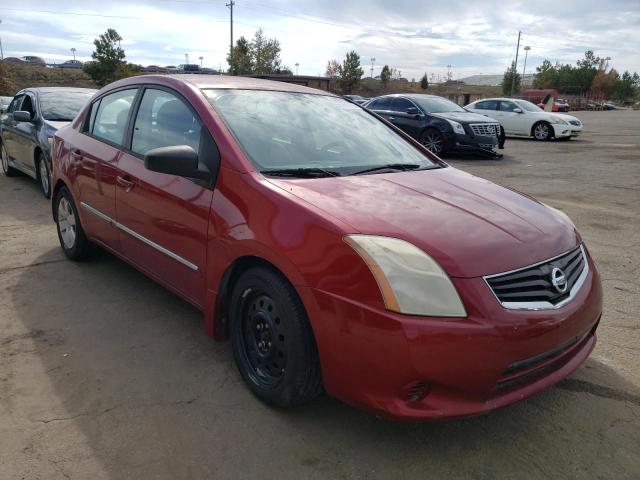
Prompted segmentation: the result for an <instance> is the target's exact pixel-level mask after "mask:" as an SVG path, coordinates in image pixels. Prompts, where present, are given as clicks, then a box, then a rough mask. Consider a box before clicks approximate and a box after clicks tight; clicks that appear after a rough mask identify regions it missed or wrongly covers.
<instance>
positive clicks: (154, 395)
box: [0, 110, 640, 480]
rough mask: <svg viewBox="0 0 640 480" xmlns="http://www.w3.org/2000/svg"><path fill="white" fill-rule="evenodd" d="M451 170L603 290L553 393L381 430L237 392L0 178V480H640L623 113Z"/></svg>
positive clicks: (173, 312) (639, 393)
mask: <svg viewBox="0 0 640 480" xmlns="http://www.w3.org/2000/svg"><path fill="white" fill-rule="evenodd" d="M577 116H579V117H580V118H582V119H583V121H584V122H585V124H586V129H585V133H584V135H583V136H582V137H581V138H579V139H577V140H572V141H570V142H548V143H537V142H533V141H530V140H515V139H510V140H508V142H507V146H506V150H505V158H504V159H502V160H499V161H496V160H471V159H466V158H457V159H450V162H451V164H453V165H454V166H456V167H458V168H461V169H464V170H467V171H469V172H472V173H474V174H477V175H479V176H482V177H485V178H488V179H490V180H493V181H495V182H498V183H501V184H504V185H508V186H510V187H513V188H516V189H518V190H521V191H523V192H526V193H528V194H531V195H533V196H536V197H537V198H539V199H541V200H542V201H544V202H546V203H549V204H551V205H553V206H555V207H558V208H561V209H562V210H564V211H566V212H567V213H568V214H569V215H570V216H571V217H572V218H573V219H574V221H575V222H576V224H577V226H578V228H579V229H580V231H581V232H582V235H583V237H584V239H585V241H586V242H587V244H588V245H589V248H590V249H591V252H592V253H593V255H594V257H595V259H596V261H597V263H598V265H599V267H600V270H601V274H602V277H603V282H604V290H605V314H604V316H603V319H602V322H601V324H600V329H599V342H598V345H597V347H596V349H595V351H594V352H593V354H592V355H591V357H590V358H589V360H588V361H587V362H586V363H585V364H584V365H583V366H582V367H581V368H580V369H579V370H578V371H577V372H576V373H575V374H574V375H573V376H572V377H571V378H569V379H567V380H565V381H563V382H561V383H560V384H558V385H557V386H556V387H555V388H552V389H551V390H549V391H547V392H545V393H543V394H540V395H538V396H536V397H534V398H532V399H529V400H527V401H524V402H522V403H519V404H516V405H514V406H511V407H508V408H505V409H503V410H499V411H496V412H493V413H491V414H488V415H484V416H480V417H474V418H468V419H463V420H457V421H447V422H437V423H427V424H413V425H412V424H397V423H391V422H387V421H383V420H380V419H377V418H375V417H372V416H370V415H368V414H366V413H362V412H360V411H357V410H354V409H352V408H350V407H348V406H346V405H344V404H342V403H340V402H338V401H336V400H333V399H330V398H326V397H325V398H320V399H318V400H317V401H315V402H313V403H312V404H310V405H308V406H305V407H303V408H299V409H296V410H294V411H290V412H286V411H279V410H274V409H271V408H268V407H266V406H264V405H263V404H261V403H260V402H258V401H257V400H256V399H255V398H254V397H252V395H251V394H250V393H249V392H248V391H247V389H246V388H245V387H244V386H243V385H242V383H241V380H240V377H239V375H238V373H237V372H236V369H235V367H234V365H233V361H232V356H231V351H230V348H229V344H228V343H218V342H214V341H212V340H211V339H209V338H208V337H206V336H205V335H204V331H203V327H202V319H201V315H200V314H199V313H198V312H196V311H195V310H194V309H193V308H192V307H190V306H189V305H188V304H186V303H184V302H183V301H181V300H180V299H178V298H177V297H175V296H173V295H172V294H170V293H169V292H167V291H166V290H164V289H163V288H161V287H159V286H157V285H156V284H154V283H153V282H152V281H150V280H148V279H147V278H146V277H144V276H143V275H141V274H139V273H138V272H137V271H135V270H134V269H133V268H131V267H129V266H127V265H126V264H124V263H122V262H121V261H119V260H117V259H115V258H113V257H112V256H110V255H107V254H102V255H100V256H99V257H98V258H96V259H95V260H93V261H90V262H87V263H82V264H76V263H72V262H69V261H67V260H65V259H64V258H63V255H62V253H61V250H60V248H59V246H58V240H57V237H56V234H55V228H54V225H53V223H52V221H51V218H50V214H49V205H48V203H47V201H45V200H44V199H43V198H42V197H41V195H40V194H39V191H38V186H37V184H36V183H35V182H33V181H31V180H29V179H27V178H25V177H18V178H6V177H0V205H1V208H0V247H1V248H0V478H2V479H47V480H49V479H58V478H60V479H65V478H66V479H69V478H71V479H88V478H91V479H103V478H113V479H120V478H123V479H124V478H145V479H147V478H149V479H150V478H153V479H156V478H157V479H165V478H166V479H178V478H180V479H182V478H198V479H199V478H216V479H227V478H228V479H243V478H278V479H289V478H290V479H301V478H305V479H315V478H332V479H333V478H341V479H356V478H368V479H389V478H394V479H395V478H399V479H405V478H443V477H447V478H473V479H495V478H509V479H511V478H518V479H525V478H532V479H539V478H554V479H559V478H581V479H583V478H612V479H625V478H629V479H631V478H636V479H637V478H640V357H639V356H638V348H639V347H638V345H639V343H640V342H639V340H640V326H639V322H638V317H637V314H634V313H633V312H636V311H638V310H639V309H640V295H639V293H640V282H639V281H638V274H639V269H640V253H639V247H640V235H639V228H640V137H639V135H640V112H639V111H630V110H629V111H613V112H580V113H578V114H577Z"/></svg>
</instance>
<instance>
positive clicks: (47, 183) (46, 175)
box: [36, 152, 51, 198]
mask: <svg viewBox="0 0 640 480" xmlns="http://www.w3.org/2000/svg"><path fill="white" fill-rule="evenodd" d="M36 167H37V169H38V181H39V182H40V189H41V190H42V194H43V195H44V198H49V197H51V172H50V171H49V162H48V161H47V158H46V157H45V156H44V154H43V153H42V152H40V153H39V154H38V164H37V165H36Z"/></svg>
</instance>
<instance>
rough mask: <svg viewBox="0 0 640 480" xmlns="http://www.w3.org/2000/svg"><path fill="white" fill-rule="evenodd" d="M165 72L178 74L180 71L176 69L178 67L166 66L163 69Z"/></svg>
mask: <svg viewBox="0 0 640 480" xmlns="http://www.w3.org/2000/svg"><path fill="white" fill-rule="evenodd" d="M164 69H165V71H166V72H167V73H179V72H180V70H179V69H178V67H176V66H175V65H167V66H166V67H164Z"/></svg>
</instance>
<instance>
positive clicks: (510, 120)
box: [500, 100, 529, 135]
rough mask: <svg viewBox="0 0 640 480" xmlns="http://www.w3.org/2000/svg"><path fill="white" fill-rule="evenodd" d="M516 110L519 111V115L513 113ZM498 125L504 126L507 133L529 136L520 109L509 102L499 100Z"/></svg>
mask: <svg viewBox="0 0 640 480" xmlns="http://www.w3.org/2000/svg"><path fill="white" fill-rule="evenodd" d="M516 109H520V113H518V112H514V110H516ZM500 123H502V124H503V125H504V126H505V130H506V131H507V133H514V134H516V135H529V132H528V131H526V130H527V129H526V121H525V115H524V114H523V113H522V109H521V108H520V107H519V106H518V105H516V104H515V103H514V102H512V101H510V100H500Z"/></svg>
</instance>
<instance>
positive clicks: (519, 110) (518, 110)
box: [513, 108, 522, 113]
mask: <svg viewBox="0 0 640 480" xmlns="http://www.w3.org/2000/svg"><path fill="white" fill-rule="evenodd" d="M513 111H514V112H515V113H522V109H521V108H514V109H513Z"/></svg>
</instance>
